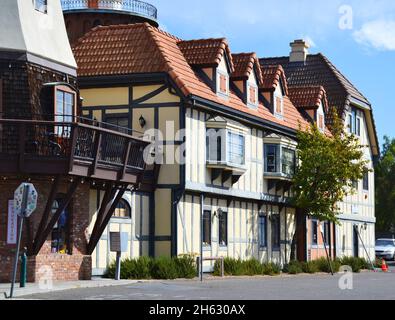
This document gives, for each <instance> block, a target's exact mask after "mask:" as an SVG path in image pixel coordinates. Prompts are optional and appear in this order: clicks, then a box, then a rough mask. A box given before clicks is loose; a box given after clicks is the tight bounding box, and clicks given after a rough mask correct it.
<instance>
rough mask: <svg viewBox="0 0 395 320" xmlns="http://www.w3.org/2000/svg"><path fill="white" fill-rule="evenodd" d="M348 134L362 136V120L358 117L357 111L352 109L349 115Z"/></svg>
mask: <svg viewBox="0 0 395 320" xmlns="http://www.w3.org/2000/svg"><path fill="white" fill-rule="evenodd" d="M348 127H349V128H348V132H349V133H351V134H355V135H357V136H361V118H359V117H357V109H356V108H352V109H351V113H350V114H349V115H348Z"/></svg>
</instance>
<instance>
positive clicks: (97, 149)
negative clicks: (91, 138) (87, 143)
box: [89, 132, 102, 176]
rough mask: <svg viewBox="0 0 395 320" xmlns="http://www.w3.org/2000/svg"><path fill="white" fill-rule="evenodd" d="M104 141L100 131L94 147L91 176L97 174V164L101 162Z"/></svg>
mask: <svg viewBox="0 0 395 320" xmlns="http://www.w3.org/2000/svg"><path fill="white" fill-rule="evenodd" d="M101 142H102V133H101V132H99V133H98V137H96V139H95V146H94V148H93V156H94V158H93V162H92V165H91V167H90V168H89V176H94V175H95V174H96V170H97V164H98V163H99V157H100V146H101Z"/></svg>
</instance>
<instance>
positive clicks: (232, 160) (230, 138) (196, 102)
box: [73, 24, 333, 274]
mask: <svg viewBox="0 0 395 320" xmlns="http://www.w3.org/2000/svg"><path fill="white" fill-rule="evenodd" d="M96 48H100V49H99V50H96ZM73 50H74V54H75V57H76V60H77V63H78V66H79V71H78V72H79V85H80V88H81V96H82V97H83V115H84V116H85V117H87V118H90V119H93V120H98V121H105V122H111V123H114V124H116V125H122V126H125V127H128V128H130V129H133V130H138V131H143V132H145V135H147V136H151V137H152V138H155V137H156V139H155V144H156V148H155V150H156V151H157V153H156V157H155V160H156V162H155V163H156V166H154V168H156V170H153V172H154V173H153V174H152V175H151V176H150V178H151V179H153V180H152V181H154V184H153V186H152V187H151V188H146V189H145V190H144V192H137V193H136V192H135V193H132V194H130V195H128V197H125V201H126V202H128V203H129V209H130V215H128V217H126V218H125V219H119V217H113V219H112V221H111V223H110V226H109V228H108V232H109V231H110V230H113V229H114V230H119V229H122V230H123V231H128V232H129V234H130V238H129V239H130V246H129V250H130V252H129V255H130V256H132V257H138V256H140V255H151V256H162V255H179V254H186V253H189V254H199V253H200V250H201V247H200V246H201V243H203V252H204V256H206V257H217V256H229V257H234V258H242V259H247V258H252V257H255V258H257V259H259V260H261V261H273V262H276V263H279V264H286V263H287V262H288V261H289V260H290V259H291V255H293V256H292V258H296V251H297V248H296V247H297V239H296V235H295V231H296V220H297V217H296V211H295V208H293V207H292V206H291V205H290V203H289V198H290V196H291V192H292V191H291V178H292V174H293V173H294V169H295V161H296V155H295V149H296V145H297V143H296V133H297V130H298V129H299V126H301V127H302V128H305V127H306V126H307V125H308V123H309V122H310V121H316V119H314V118H309V117H308V115H307V114H304V113H303V112H301V111H300V110H298V108H297V107H296V106H295V105H294V104H293V103H292V102H291V99H290V93H289V90H288V85H287V80H286V76H285V73H284V70H283V69H282V67H281V66H280V65H277V66H273V67H270V68H261V66H260V64H259V60H258V59H257V57H256V55H255V54H254V53H249V54H247V53H243V54H236V55H232V53H231V50H230V48H229V46H228V43H227V41H226V39H203V40H192V41H183V40H181V39H178V38H176V37H174V36H172V35H170V34H168V33H166V32H163V31H161V30H160V29H157V28H155V27H153V26H150V25H149V24H136V25H118V26H108V27H98V28H95V29H94V30H93V31H91V32H89V33H88V34H87V35H85V36H84V37H82V38H81V39H80V40H79V41H78V43H77V44H76V45H75V46H74V49H73ZM317 109H319V111H320V112H321V113H324V107H323V106H320V108H317ZM320 119H321V118H320ZM321 120H322V119H321ZM324 122H325V121H324ZM323 130H325V131H327V129H326V126H325V125H324V128H323ZM90 198H91V202H92V203H95V201H96V203H98V201H99V199H100V195H98V194H97V193H96V192H93V191H91V197H90ZM91 214H92V215H93V214H94V210H92V212H91ZM107 239H108V237H107V235H106V233H105V234H104V235H103V237H102V238H101V240H100V242H99V246H98V247H97V248H96V250H95V253H94V259H93V260H94V261H93V267H94V270H95V271H96V272H97V273H98V274H100V273H101V272H103V270H104V269H105V267H106V264H107V263H108V262H109V261H111V260H112V259H113V256H111V254H109V253H108V245H107ZM331 245H332V246H333V242H332V243H331ZM209 267H210V266H209V265H208V264H207V266H206V267H205V268H206V269H207V268H209ZM207 270H208V269H207Z"/></svg>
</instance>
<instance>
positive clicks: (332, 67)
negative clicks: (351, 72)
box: [318, 52, 370, 104]
mask: <svg viewBox="0 0 395 320" xmlns="http://www.w3.org/2000/svg"><path fill="white" fill-rule="evenodd" d="M318 56H320V57H321V59H322V60H323V61H324V62H325V63H326V65H327V66H328V68H329V69H330V70H331V72H332V73H335V72H334V70H335V71H337V72H338V73H339V74H340V75H341V76H342V77H343V78H344V80H346V81H347V82H348V83H349V84H350V85H351V86H352V88H353V89H354V90H355V91H356V92H358V93H359V94H360V95H361V97H363V98H364V99H365V100H366V101H367V102H368V103H369V104H370V102H369V99H368V98H366V97H365V95H364V94H363V93H362V92H361V91H359V90H358V88H357V87H356V86H355V85H354V84H353V83H352V82H351V81H350V80H349V79H348V78H347V77H346V76H345V75H344V74H343V73H342V72H341V71H340V70H339V69H338V68H337V67H336V66H335V65H334V64H333V63H332V62H331V61H330V60H329V59H328V58H327V57H326V56H325V55H324V54H323V53H321V52H319V53H318ZM335 78H336V79H337V80H338V81H339V82H340V84H341V86H342V87H343V89H344V90H345V91H346V93H347V94H348V95H349V96H351V95H352V94H350V93H349V92H348V90H347V88H346V86H345V85H344V83H343V82H342V81H341V80H340V79H339V78H338V77H337V75H336V74H335ZM357 99H358V98H357ZM358 100H359V99H358Z"/></svg>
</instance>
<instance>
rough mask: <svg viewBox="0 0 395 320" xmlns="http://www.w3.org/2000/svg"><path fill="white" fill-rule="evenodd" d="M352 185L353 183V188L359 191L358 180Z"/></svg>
mask: <svg viewBox="0 0 395 320" xmlns="http://www.w3.org/2000/svg"><path fill="white" fill-rule="evenodd" d="M351 183H352V187H353V188H354V189H355V190H358V187H359V185H358V180H353V181H352V182H351Z"/></svg>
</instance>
